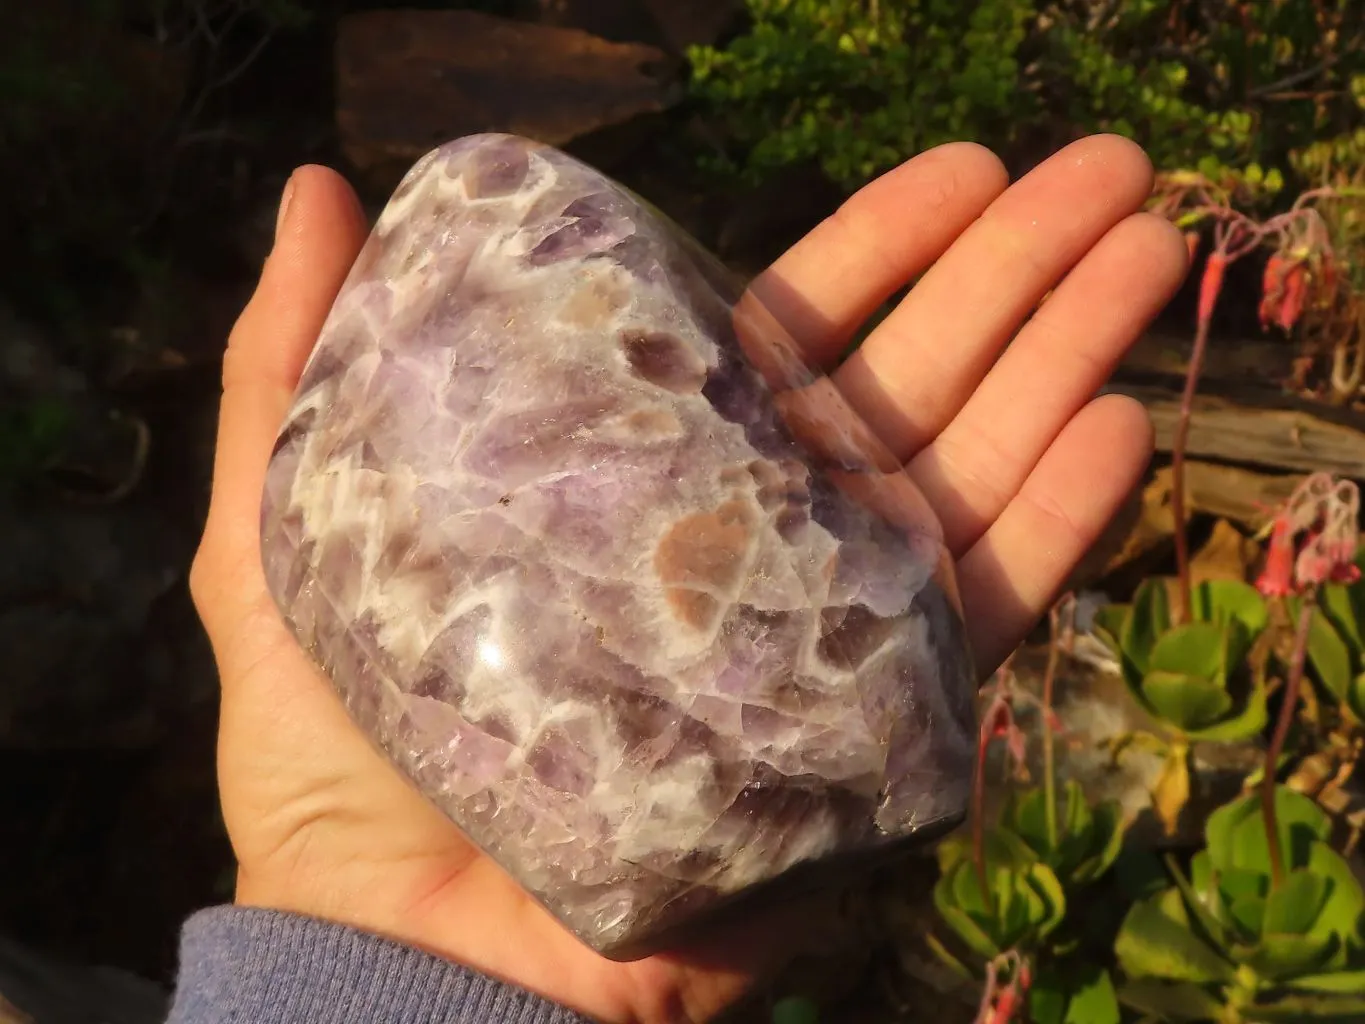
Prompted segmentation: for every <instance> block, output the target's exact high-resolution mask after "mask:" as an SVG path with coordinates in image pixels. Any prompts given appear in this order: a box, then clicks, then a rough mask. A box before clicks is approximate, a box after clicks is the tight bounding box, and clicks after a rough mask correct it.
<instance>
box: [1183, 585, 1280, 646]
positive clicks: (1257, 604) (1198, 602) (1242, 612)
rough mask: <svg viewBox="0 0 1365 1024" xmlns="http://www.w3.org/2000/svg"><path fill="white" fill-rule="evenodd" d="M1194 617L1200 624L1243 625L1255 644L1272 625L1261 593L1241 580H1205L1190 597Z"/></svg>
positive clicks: (1248, 636) (1268, 610)
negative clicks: (1231, 623) (1232, 623)
mask: <svg viewBox="0 0 1365 1024" xmlns="http://www.w3.org/2000/svg"><path fill="white" fill-rule="evenodd" d="M1190 599H1191V600H1190V603H1191V605H1192V607H1191V614H1192V615H1193V617H1194V618H1195V619H1196V620H1198V621H1200V622H1213V623H1217V624H1219V625H1222V624H1225V623H1228V622H1239V623H1241V624H1242V626H1243V628H1244V629H1245V630H1246V636H1247V639H1248V641H1251V642H1254V641H1255V639H1256V637H1258V636H1260V635H1261V633H1262V632H1263V631H1264V630H1265V628H1266V626H1267V625H1269V623H1270V609H1269V608H1267V607H1266V603H1265V598H1263V597H1262V596H1261V593H1260V591H1258V590H1257V589H1256V588H1255V587H1253V586H1251V585H1250V584H1249V583H1243V582H1241V581H1240V580H1205V581H1203V582H1202V583H1200V584H1198V585H1197V586H1196V587H1194V588H1193V591H1192V592H1191V594H1190Z"/></svg>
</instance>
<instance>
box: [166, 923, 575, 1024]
mask: <svg viewBox="0 0 1365 1024" xmlns="http://www.w3.org/2000/svg"><path fill="white" fill-rule="evenodd" d="M228 1021H233V1022H237V1021H240V1022H247V1021H249V1022H251V1024H375V1022H383V1024H475V1022H478V1024H588V1021H587V1018H584V1017H581V1016H579V1015H578V1014H576V1013H573V1012H571V1011H569V1010H566V1009H564V1008H563V1007H561V1006H557V1005H555V1004H553V1003H550V1002H547V1001H545V1000H543V999H541V998H539V997H537V996H535V995H532V994H531V993H529V992H526V991H524V990H522V989H519V988H516V987H514V986H511V985H507V984H504V983H502V982H499V981H495V980H494V979H492V978H489V977H485V976H484V975H481V974H479V973H477V972H475V971H472V970H470V969H469V968H467V967H461V966H459V965H457V964H453V963H450V962H448V961H445V960H441V959H439V958H438V957H434V956H431V955H429V954H427V953H424V952H422V951H421V950H418V949H414V948H411V947H409V946H404V945H402V944H400V943H397V942H392V941H389V940H387V939H383V938H380V937H378V936H374V935H369V934H366V933H365V932H361V931H357V930H355V929H352V928H347V927H344V926H342V925H336V924H331V923H329V922H326V921H319V920H316V919H313V918H309V917H303V916H300V915H296V914H287V913H280V912H277V911H271V910H258V909H253V908H246V907H213V908H210V909H208V910H203V911H200V912H198V913H196V914H194V915H193V916H192V917H190V918H189V919H188V920H187V921H186V922H185V926H184V928H183V930H182V932H181V939H180V972H179V978H178V980H177V984H176V991H175V996H174V999H173V1002H172V1005H171V1010H170V1016H169V1017H168V1018H167V1024H226V1022H228Z"/></svg>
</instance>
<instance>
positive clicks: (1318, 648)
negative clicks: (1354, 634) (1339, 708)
mask: <svg viewBox="0 0 1365 1024" xmlns="http://www.w3.org/2000/svg"><path fill="white" fill-rule="evenodd" d="M1307 653H1308V660H1309V662H1310V664H1312V666H1313V671H1314V672H1315V673H1317V677H1318V678H1319V679H1320V680H1322V685H1323V686H1325V687H1327V690H1328V692H1330V693H1331V694H1332V695H1333V696H1334V697H1336V698H1337V699H1338V700H1344V699H1345V697H1346V692H1347V690H1348V688H1349V687H1350V685H1351V681H1352V680H1353V679H1354V678H1355V675H1356V673H1355V670H1354V665H1353V662H1354V661H1355V659H1354V658H1352V656H1351V650H1350V648H1348V647H1347V645H1346V641H1345V640H1343V639H1342V637H1341V634H1340V633H1338V632H1337V630H1336V629H1335V628H1334V627H1333V626H1332V624H1331V623H1330V622H1329V621H1328V620H1327V618H1326V616H1324V615H1323V614H1322V613H1321V612H1319V611H1315V612H1313V617H1312V618H1311V619H1310V620H1309V626H1308V646H1307Z"/></svg>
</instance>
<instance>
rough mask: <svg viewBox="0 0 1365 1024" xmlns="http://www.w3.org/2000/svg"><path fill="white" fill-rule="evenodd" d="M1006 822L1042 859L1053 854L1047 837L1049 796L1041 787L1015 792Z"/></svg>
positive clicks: (1007, 808)
mask: <svg viewBox="0 0 1365 1024" xmlns="http://www.w3.org/2000/svg"><path fill="white" fill-rule="evenodd" d="M1003 817H1004V820H1005V823H1006V825H1007V827H1009V828H1010V829H1012V830H1013V831H1015V832H1017V833H1018V834H1019V838H1020V839H1022V840H1023V841H1024V842H1025V843H1027V844H1028V846H1029V848H1030V849H1031V850H1032V851H1033V852H1034V853H1035V854H1037V855H1038V856H1039V857H1040V858H1042V859H1044V860H1047V859H1048V858H1049V855H1050V854H1051V853H1052V849H1051V845H1050V844H1049V842H1048V835H1047V794H1046V793H1045V792H1044V791H1043V789H1042V788H1041V787H1031V788H1029V789H1024V790H1015V791H1014V792H1013V793H1011V794H1010V796H1009V800H1008V802H1007V804H1006V811H1005V814H1004V816H1003Z"/></svg>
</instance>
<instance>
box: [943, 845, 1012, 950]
mask: <svg viewBox="0 0 1365 1024" xmlns="http://www.w3.org/2000/svg"><path fill="white" fill-rule="evenodd" d="M963 872H966V873H967V874H969V875H970V874H971V872H972V865H971V864H970V863H967V862H962V863H960V864H958V865H957V867H955V868H954V869H953V870H952V871H951V872H950V873H948V874H945V875H941V876H940V877H939V880H938V882H937V884H936V885H935V886H934V909H935V910H937V911H938V915H939V917H941V918H942V919H943V923H944V924H946V925H947V926H948V927H949V928H951V929H952V930H953V931H954V932H956V933H957V936H958V938H960V939H961V940H962V941H963V942H964V943H965V944H966V945H967V947H968V948H969V949H970V950H971V951H972V952H973V953H976V954H977V955H978V956H981V957H984V958H985V959H987V960H989V959H990V958H992V957H994V956H996V955H998V954H999V953H1000V949H999V947H998V946H997V945H996V944H995V942H994V941H992V939H991V936H990V935H988V934H987V933H986V930H985V929H984V928H983V927H982V926H981V925H980V924H978V923H977V922H976V920H974V918H973V916H972V915H970V914H968V913H967V912H966V911H965V910H963V909H962V907H961V905H960V904H959V901H958V893H959V891H960V878H959V876H960V875H961V874H962V873H963ZM970 882H971V888H972V890H974V891H976V892H977V895H976V903H978V904H980V902H981V898H980V893H979V888H978V887H977V886H976V884H975V879H971V880H970Z"/></svg>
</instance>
